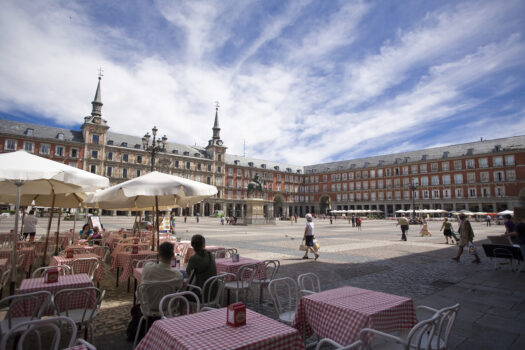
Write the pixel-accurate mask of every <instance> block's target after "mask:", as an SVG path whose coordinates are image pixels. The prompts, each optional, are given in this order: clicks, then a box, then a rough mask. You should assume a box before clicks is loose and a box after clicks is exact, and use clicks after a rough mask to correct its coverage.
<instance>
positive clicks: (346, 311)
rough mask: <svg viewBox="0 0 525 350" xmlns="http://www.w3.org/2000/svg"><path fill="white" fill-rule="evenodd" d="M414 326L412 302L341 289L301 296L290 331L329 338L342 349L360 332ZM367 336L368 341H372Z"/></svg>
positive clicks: (367, 292)
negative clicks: (368, 329)
mask: <svg viewBox="0 0 525 350" xmlns="http://www.w3.org/2000/svg"><path fill="white" fill-rule="evenodd" d="M416 323H417V317H416V312H415V309H414V303H413V301H412V299H410V298H406V297H401V296H398V295H393V294H386V293H381V292H375V291H371V290H366V289H361V288H354V287H341V288H336V289H331V290H327V291H325V292H321V293H316V294H311V295H308V296H303V297H302V298H301V299H300V301H299V305H298V306H297V311H296V313H295V319H294V321H293V324H292V325H293V327H295V328H296V329H298V330H299V331H300V332H303V331H304V335H305V336H306V337H309V336H310V335H312V333H315V334H317V335H318V336H319V337H320V338H330V339H332V340H334V341H336V342H338V343H339V344H341V345H343V346H345V345H348V344H350V343H352V342H354V341H355V340H357V339H358V338H359V331H360V330H361V329H363V328H366V327H369V328H374V329H377V330H380V331H383V332H392V331H395V330H400V329H410V328H412V327H413V326H414V325H415V324H416ZM372 337H373V336H372V335H371V334H370V336H369V339H368V341H369V340H371V339H372Z"/></svg>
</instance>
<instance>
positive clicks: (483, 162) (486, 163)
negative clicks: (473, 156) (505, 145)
mask: <svg viewBox="0 0 525 350" xmlns="http://www.w3.org/2000/svg"><path fill="white" fill-rule="evenodd" d="M478 164H479V167H480V168H488V167H489V160H488V158H479V159H478Z"/></svg>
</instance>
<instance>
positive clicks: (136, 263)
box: [133, 257, 157, 268]
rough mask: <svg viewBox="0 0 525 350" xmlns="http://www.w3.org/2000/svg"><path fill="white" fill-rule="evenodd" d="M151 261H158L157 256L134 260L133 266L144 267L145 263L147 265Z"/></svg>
mask: <svg viewBox="0 0 525 350" xmlns="http://www.w3.org/2000/svg"><path fill="white" fill-rule="evenodd" d="M149 262H153V263H157V257H154V258H147V259H142V260H133V267H139V268H142V267H144V265H146V264H147V263H149Z"/></svg>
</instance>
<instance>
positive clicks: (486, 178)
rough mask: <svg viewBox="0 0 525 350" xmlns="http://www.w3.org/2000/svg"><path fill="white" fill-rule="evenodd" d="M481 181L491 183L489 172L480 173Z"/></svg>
mask: <svg viewBox="0 0 525 350" xmlns="http://www.w3.org/2000/svg"><path fill="white" fill-rule="evenodd" d="M479 181H481V182H489V173H488V171H482V172H480V173H479Z"/></svg>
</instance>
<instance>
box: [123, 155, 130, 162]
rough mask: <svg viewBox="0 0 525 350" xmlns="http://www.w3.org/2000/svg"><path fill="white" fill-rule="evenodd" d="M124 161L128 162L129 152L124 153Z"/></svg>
mask: <svg viewBox="0 0 525 350" xmlns="http://www.w3.org/2000/svg"><path fill="white" fill-rule="evenodd" d="M122 161H123V162H124V163H127V162H128V161H129V155H128V154H127V153H123V154H122Z"/></svg>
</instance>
